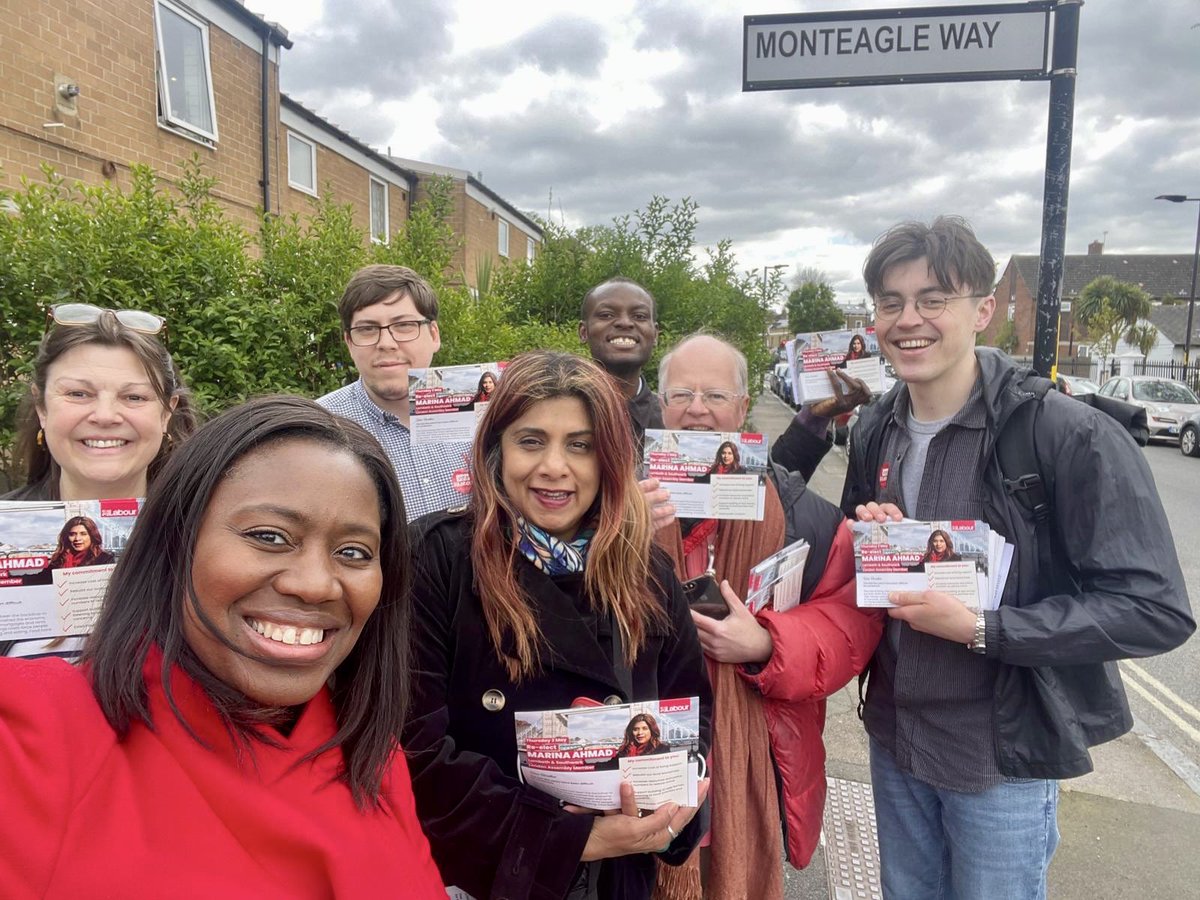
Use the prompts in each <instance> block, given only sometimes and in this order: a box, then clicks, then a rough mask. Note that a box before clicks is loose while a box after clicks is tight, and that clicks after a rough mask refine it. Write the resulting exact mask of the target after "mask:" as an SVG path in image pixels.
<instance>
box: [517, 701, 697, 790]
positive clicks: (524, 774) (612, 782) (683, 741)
mask: <svg viewBox="0 0 1200 900" xmlns="http://www.w3.org/2000/svg"><path fill="white" fill-rule="evenodd" d="M514 720H515V725H516V732H517V769H518V771H519V772H520V775H521V779H522V780H523V781H524V782H525V783H526V784H528V785H530V786H532V787H535V788H537V789H538V790H540V791H542V792H544V793H546V794H549V795H550V796H551V797H556V798H557V799H559V800H562V801H564V802H566V803H573V804H575V805H577V806H583V807H586V808H588V809H620V807H621V784H622V783H623V782H626V781H628V782H631V783H632V784H633V789H634V794H635V795H636V797H637V804H638V807H639V808H641V809H655V808H657V807H659V806H661V805H662V804H664V803H678V804H679V805H680V806H695V805H696V802H697V795H696V791H697V786H698V783H699V780H700V778H701V777H703V766H704V760H703V758H702V757H701V756H700V699H699V698H698V697H685V698H681V699H677V700H644V701H640V702H637V703H626V704H623V705H617V706H604V705H587V706H573V707H571V708H569V709H548V710H536V711H532V712H517V713H514Z"/></svg>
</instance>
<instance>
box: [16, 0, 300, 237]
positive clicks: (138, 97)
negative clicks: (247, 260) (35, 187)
mask: <svg viewBox="0 0 1200 900" xmlns="http://www.w3.org/2000/svg"><path fill="white" fill-rule="evenodd" d="M291 46H292V42H291V40H290V39H289V38H288V36H287V32H286V31H284V30H283V29H282V28H280V27H279V26H278V25H274V24H272V23H270V22H267V21H265V20H263V19H262V18H260V17H259V16H256V15H254V14H253V13H251V12H249V11H248V10H247V9H246V8H245V7H244V6H242V5H241V3H238V2H236V0H191V2H189V3H188V5H187V6H184V5H182V4H179V3H175V2H173V0H102V2H101V0H39V2H37V3H17V4H9V5H8V11H7V13H6V14H5V15H4V16H3V17H0V47H3V48H4V51H5V52H4V55H3V56H2V57H0V77H2V78H3V82H4V90H3V91H0V126H2V127H0V166H2V167H3V174H4V181H3V182H0V183H2V184H3V185H4V186H5V187H8V188H17V187H19V185H20V179H21V178H22V177H26V178H29V179H30V180H31V181H42V180H43V176H42V172H41V167H42V165H43V164H49V165H50V166H52V167H53V168H54V170H55V171H56V172H57V173H58V174H59V175H62V176H63V177H65V178H66V179H68V180H69V181H76V180H78V181H82V182H84V183H85V184H99V183H101V182H103V181H105V180H109V181H115V182H116V183H117V184H118V185H120V186H122V187H128V186H129V183H130V179H129V172H130V167H131V165H133V164H135V163H144V164H147V165H150V166H152V167H153V168H154V169H155V171H156V172H157V173H158V174H159V175H160V177H161V178H162V179H163V180H164V181H166V182H168V183H176V182H177V181H178V178H179V176H180V175H181V173H182V164H183V162H184V161H186V160H188V159H190V158H191V156H192V155H193V154H199V156H200V159H201V161H202V163H203V164H204V169H205V172H206V173H207V174H209V175H212V176H214V177H216V178H217V179H218V180H219V184H218V186H217V188H216V191H215V196H216V198H217V199H218V200H220V201H221V202H222V203H223V204H224V205H225V206H226V208H227V209H228V210H229V212H230V213H231V214H232V215H233V216H234V217H235V218H237V219H239V220H241V221H243V222H245V223H246V224H250V223H252V222H253V221H254V220H255V219H256V217H257V213H256V210H257V209H258V208H260V207H264V206H265V207H266V208H268V209H272V210H275V209H277V208H278V203H279V194H278V185H279V184H280V173H281V166H280V156H281V155H280V153H279V150H278V145H279V140H280V129H279V124H278V123H279V61H280V52H281V50H283V49H286V48H288V47H291Z"/></svg>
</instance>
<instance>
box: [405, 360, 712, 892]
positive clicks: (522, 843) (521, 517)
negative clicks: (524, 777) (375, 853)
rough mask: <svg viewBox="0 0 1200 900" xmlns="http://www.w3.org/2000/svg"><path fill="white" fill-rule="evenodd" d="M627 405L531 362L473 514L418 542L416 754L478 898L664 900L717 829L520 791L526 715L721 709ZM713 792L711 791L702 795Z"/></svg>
mask: <svg viewBox="0 0 1200 900" xmlns="http://www.w3.org/2000/svg"><path fill="white" fill-rule="evenodd" d="M633 448H634V444H633V438H632V434H631V431H630V424H629V417H628V413H627V412H626V409H625V402H624V399H623V398H622V397H621V395H620V393H619V392H618V391H617V389H616V387H615V386H614V384H613V382H612V380H611V379H610V378H609V377H608V376H607V375H606V374H605V373H604V371H603V370H601V369H600V368H599V366H597V365H596V364H595V363H593V362H591V361H590V360H584V359H581V358H580V357H577V356H573V355H570V354H566V353H555V352H550V351H536V352H532V353H526V354H523V355H521V356H518V357H517V358H516V359H514V360H513V361H512V362H511V363H510V364H509V366H508V367H507V368H506V369H505V370H504V377H503V378H501V379H500V380H499V383H498V385H497V387H496V390H495V392H494V393H493V394H492V399H491V403H490V404H489V406H488V409H487V412H486V413H485V414H484V416H483V418H482V420H481V421H480V425H479V430H478V432H477V433H476V436H475V443H474V446H473V447H472V458H471V460H472V471H473V473H474V483H473V486H472V492H471V500H470V506H469V508H468V509H467V511H466V512H465V513H435V514H432V515H430V516H427V517H425V518H423V519H420V520H418V521H417V522H415V523H414V526H413V527H414V529H415V530H416V531H417V533H418V535H419V538H418V545H417V553H416V559H417V560H418V561H419V562H418V563H417V564H416V581H415V584H414V590H413V606H414V610H415V617H414V627H415V631H416V634H415V641H414V648H415V652H416V663H415V666H414V671H415V673H416V676H415V679H416V680H415V690H414V696H413V713H412V716H411V717H410V719H409V722H408V723H407V725H406V726H405V735H404V744H405V750H406V752H407V753H408V756H409V766H410V768H411V770H412V773H413V790H414V793H415V795H416V798H417V812H418V814H419V815H420V817H421V823H422V825H423V826H424V828H425V833H426V834H427V835H428V836H429V839H430V844H431V845H432V848H433V855H434V859H435V860H436V862H437V863H438V866H439V868H440V869H441V871H442V876H443V877H444V878H445V880H446V883H447V884H448V885H455V886H457V887H459V888H461V889H463V890H465V891H466V892H468V893H469V894H470V895H472V896H474V897H479V898H483V897H498V896H507V897H539V898H545V900H551V898H562V897H570V898H628V900H642V898H648V897H649V896H650V892H651V888H652V887H653V883H654V860H655V855H657V856H658V858H661V859H663V860H664V861H665V862H667V863H670V864H678V863H679V862H682V861H683V860H684V859H685V858H686V857H687V856H688V855H689V854H690V852H691V850H692V848H693V847H694V846H695V845H696V844H697V843H698V841H699V839H700V835H701V832H702V830H703V825H702V822H701V818H700V817H695V813H696V809H695V808H688V807H678V806H676V805H674V804H666V805H664V806H662V807H660V808H659V809H657V810H655V811H653V812H651V811H645V814H644V815H642V816H639V814H638V809H637V800H636V798H635V797H634V796H633V794H632V791H629V790H628V786H626V791H625V793H623V795H622V807H621V812H620V813H617V811H615V810H613V811H610V813H611V814H608V815H594V814H592V812H591V811H583V810H572V809H571V808H563V807H562V806H561V804H559V803H558V802H557V801H556V800H555V799H553V798H552V797H550V796H548V795H546V794H544V793H542V792H541V791H538V790H536V789H534V788H532V787H529V786H526V785H525V784H523V783H522V782H521V781H520V779H519V778H518V773H517V743H516V732H515V723H514V718H513V714H514V712H518V711H532V710H546V709H562V708H566V707H569V706H571V705H573V704H574V703H575V702H576V701H583V702H588V701H604V702H610V703H617V702H621V703H626V702H632V701H638V700H653V699H665V698H683V697H693V696H698V697H699V698H700V707H701V716H700V723H701V751H702V752H707V748H708V735H709V719H710V714H711V702H710V692H709V687H708V680H707V676H706V675H705V671H704V663H703V659H702V657H701V652H700V645H699V643H698V640H697V637H696V629H695V626H694V625H693V624H692V621H691V618H690V616H689V614H688V610H687V605H686V602H685V600H684V598H683V594H682V590H681V588H680V586H679V582H678V581H677V580H676V579H675V576H674V574H673V572H672V570H671V566H670V564H669V562H668V561H667V559H666V557H665V555H664V554H662V553H660V552H659V551H657V550H652V548H651V524H650V517H649V512H648V510H647V508H646V506H645V504H644V502H643V500H642V496H641V492H640V490H639V489H638V484H637V481H636V478H635V475H634V449H633ZM703 785H704V787H703V788H702V793H701V801H703V792H704V791H706V790H707V781H705V782H703Z"/></svg>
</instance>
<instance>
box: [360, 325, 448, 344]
mask: <svg viewBox="0 0 1200 900" xmlns="http://www.w3.org/2000/svg"><path fill="white" fill-rule="evenodd" d="M432 321H433V319H405V320H403V321H401V322H392V323H390V324H388V325H355V326H354V327H352V328H351V329H350V343H352V344H353V345H354V346H355V347H374V346H375V345H376V344H378V343H379V336H380V335H381V334H383V329H385V328H386V329H387V330H388V333H389V334H390V335H391V336H392V340H393V341H395V342H396V343H397V344H404V343H407V342H408V341H415V340H416V339H417V335H419V334H420V333H421V326H422V325H428V324H430V323H431V322H432Z"/></svg>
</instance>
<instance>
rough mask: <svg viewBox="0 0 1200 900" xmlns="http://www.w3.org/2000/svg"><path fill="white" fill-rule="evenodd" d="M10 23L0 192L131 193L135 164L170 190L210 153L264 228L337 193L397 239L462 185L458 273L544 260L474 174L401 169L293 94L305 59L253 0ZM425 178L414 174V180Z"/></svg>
mask: <svg viewBox="0 0 1200 900" xmlns="http://www.w3.org/2000/svg"><path fill="white" fill-rule="evenodd" d="M9 7H10V9H9V10H8V14H7V15H6V16H5V17H3V18H2V19H0V83H3V84H4V86H5V89H4V90H3V91H2V92H0V186H4V187H8V188H17V187H18V186H19V185H20V180H21V178H29V179H30V180H32V181H41V180H42V178H43V176H42V172H41V167H42V165H43V164H49V165H50V166H52V167H53V168H54V170H55V171H56V172H57V173H58V174H60V175H62V176H63V177H65V178H66V179H68V181H76V180H78V181H82V182H84V183H85V184H98V183H101V182H102V181H105V180H108V181H113V182H115V183H116V184H117V185H118V186H120V187H128V186H129V181H130V177H129V173H130V168H131V166H132V165H134V164H137V163H142V164H146V165H149V166H151V167H152V168H153V169H154V170H155V172H156V173H157V174H158V175H159V176H160V178H161V179H162V180H163V181H165V182H166V183H168V184H173V183H176V182H177V180H178V178H179V176H180V174H181V172H182V165H183V163H184V162H185V161H187V160H189V159H190V158H191V157H192V156H193V155H194V154H196V155H198V156H199V158H200V160H201V162H202V164H203V166H204V172H205V174H207V175H211V176H213V177H215V178H216V179H217V181H218V183H217V186H216V189H215V190H214V196H215V197H216V198H217V199H218V200H220V201H221V202H222V203H224V204H225V206H226V208H227V209H228V211H229V212H230V214H231V215H232V216H233V218H235V219H237V220H239V221H241V222H242V223H243V224H246V225H250V226H252V225H253V224H254V223H255V222H256V220H257V211H258V210H259V209H268V210H270V211H272V212H274V213H280V214H285V215H286V214H291V213H299V214H300V215H301V216H302V217H303V216H305V215H306V214H307V213H308V211H309V209H310V208H311V201H312V199H313V198H315V197H316V196H318V195H319V194H323V193H324V192H325V191H327V190H328V191H330V192H331V193H332V196H333V199H334V201H335V202H337V203H342V204H350V205H352V206H353V208H354V218H355V224H356V225H358V226H359V227H360V228H362V229H363V231H364V232H367V233H369V234H370V235H371V238H372V239H373V240H380V241H386V240H388V238H389V236H390V235H392V234H394V233H395V232H396V230H397V229H398V228H399V227H401V226H402V225H403V224H404V222H406V221H407V219H408V214H409V210H410V209H411V208H412V203H413V202H414V200H417V199H419V198H420V183H421V180H422V179H424V180H425V181H426V182H427V181H428V180H429V179H430V178H432V177H434V176H437V175H450V176H451V177H452V178H453V179H454V182H455V186H456V191H455V208H454V213H453V216H452V223H451V224H452V226H453V228H454V230H455V232H456V234H457V235H459V236H460V238H461V241H462V244H463V246H462V248H461V249H460V250H459V252H458V255H457V258H456V259H455V262H454V270H455V272H454V274H455V275H457V276H459V277H461V278H464V279H465V280H466V282H467V283H468V284H469V285H471V286H472V287H473V286H474V285H475V278H476V271H477V265H478V264H479V262H480V261H481V260H483V259H484V258H486V257H491V258H493V259H494V260H497V259H498V260H503V259H518V260H531V259H532V258H533V256H534V255H535V253H536V247H537V244H538V242H539V241H540V239H541V236H542V234H541V229H540V228H539V227H538V226H537V224H536V223H535V222H533V221H531V220H530V219H529V218H528V217H527V216H525V215H523V214H522V213H521V212H520V211H519V210H517V209H516V208H515V207H513V206H512V205H511V204H509V203H508V202H507V201H506V200H504V199H503V198H502V197H501V196H500V195H499V194H497V193H496V192H495V191H493V190H492V189H491V188H489V187H487V186H486V185H485V184H483V182H482V180H481V179H478V178H476V177H474V176H472V175H470V174H469V173H467V172H465V171H463V170H459V169H446V168H443V167H440V166H435V165H431V164H428V163H413V164H412V165H411V166H407V165H405V164H403V161H400V160H393V159H391V158H389V157H388V156H387V155H386V154H383V153H379V152H376V151H375V150H372V149H371V148H370V147H368V146H367V145H366V144H364V143H362V142H361V141H358V140H357V139H355V138H354V137H353V136H351V135H350V134H348V133H346V132H345V131H343V130H342V129H341V128H339V127H337V126H336V125H334V124H332V123H330V122H329V121H327V120H325V119H324V118H322V117H321V116H320V115H319V114H318V113H316V112H314V111H312V110H310V109H307V108H306V107H304V106H303V105H301V104H300V103H299V102H297V101H295V100H293V99H292V98H290V97H288V96H286V95H284V94H281V93H280V90H279V67H280V63H281V55H282V51H283V50H284V49H287V48H289V47H291V46H292V42H291V40H290V39H289V38H288V36H287V32H286V31H285V30H284V29H283V28H281V27H280V26H278V25H276V24H274V23H270V22H267V21H265V20H264V19H262V18H261V17H260V16H257V15H255V14H254V13H252V12H250V11H249V10H247V9H246V8H245V7H244V6H243V5H242V3H241V2H240V0H186V3H185V2H184V0H38V2H36V3H17V4H9ZM410 169H412V171H410Z"/></svg>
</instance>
